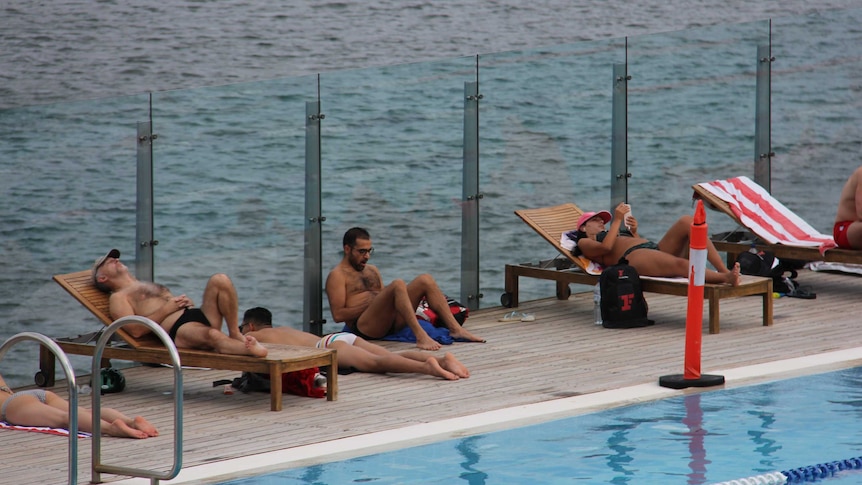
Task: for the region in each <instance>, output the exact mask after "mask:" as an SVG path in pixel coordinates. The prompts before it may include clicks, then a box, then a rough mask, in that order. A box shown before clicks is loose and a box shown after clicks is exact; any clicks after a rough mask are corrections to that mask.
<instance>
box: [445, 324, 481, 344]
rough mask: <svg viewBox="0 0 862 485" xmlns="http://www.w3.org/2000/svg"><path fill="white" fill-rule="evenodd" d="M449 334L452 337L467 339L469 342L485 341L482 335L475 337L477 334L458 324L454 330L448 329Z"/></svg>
mask: <svg viewBox="0 0 862 485" xmlns="http://www.w3.org/2000/svg"><path fill="white" fill-rule="evenodd" d="M449 335H451V336H452V338H455V339H459V338H460V339H464V340H469V341H471V342H482V343H484V342H485V339H483V338H482V337H477V336H475V335H473V334H472V333H470V332H469V331H468V330H467V329H466V328H464V327H461V326H459V327H458V328H457V329H454V330H453V329H449Z"/></svg>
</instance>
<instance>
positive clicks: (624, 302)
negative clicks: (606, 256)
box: [599, 259, 655, 328]
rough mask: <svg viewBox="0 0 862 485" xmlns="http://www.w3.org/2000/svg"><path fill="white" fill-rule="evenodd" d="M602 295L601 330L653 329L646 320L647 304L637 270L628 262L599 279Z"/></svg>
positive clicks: (603, 273) (650, 323)
mask: <svg viewBox="0 0 862 485" xmlns="http://www.w3.org/2000/svg"><path fill="white" fill-rule="evenodd" d="M599 290H600V291H601V294H602V303H601V309H602V326H603V327H605V328H636V327H646V326H649V325H653V324H654V323H655V322H654V321H652V320H650V319H648V318H647V310H648V308H647V302H646V298H644V292H643V289H641V279H640V276H639V275H638V272H637V270H635V269H634V268H633V267H632V266H629V264H628V261H627V260H626V259H621V260H620V262H619V263H618V264H616V265H615V266H611V267H609V268H607V269H605V270H604V271H602V275H601V276H599Z"/></svg>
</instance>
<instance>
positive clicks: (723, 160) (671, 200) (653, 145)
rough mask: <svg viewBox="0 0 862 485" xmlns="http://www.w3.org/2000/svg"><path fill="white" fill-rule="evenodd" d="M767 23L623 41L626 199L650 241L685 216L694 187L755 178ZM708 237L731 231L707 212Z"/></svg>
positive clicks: (713, 213) (719, 216)
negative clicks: (760, 52)
mask: <svg viewBox="0 0 862 485" xmlns="http://www.w3.org/2000/svg"><path fill="white" fill-rule="evenodd" d="M768 42H769V24H768V22H766V21H763V22H752V23H744V24H735V25H722V26H715V27H706V28H699V29H692V30H686V31H680V32H669V33H663V34H657V35H644V36H638V37H633V38H629V40H628V61H629V62H628V74H629V75H630V76H631V78H632V79H631V80H630V81H629V91H628V94H629V99H628V108H629V109H628V126H629V131H628V140H629V145H628V163H629V170H628V171H629V173H631V178H630V181H629V186H628V201H629V203H630V204H631V206H632V212H633V213H634V215H635V217H637V218H638V223H639V232H640V233H641V234H642V235H643V236H644V237H646V238H648V239H651V240H654V241H657V240H658V239H660V238H661V237H662V236H663V235H664V233H665V231H666V230H667V229H668V228H669V227H670V226H671V225H672V224H673V222H674V221H676V220H677V218H679V217H680V216H681V215H683V214H693V212H694V209H693V206H692V188H691V187H692V185H694V184H696V183H699V182H708V181H712V180H716V179H725V178H729V177H734V176H738V175H747V176H749V177H751V178H754V151H755V149H754V127H755V122H754V120H755V114H756V111H755V101H756V76H755V74H756V69H757V46H758V45H768ZM707 223H708V224H709V228H710V234H713V233H716V232H718V231H721V230H731V229H733V228H734V227H735V224H733V222H732V221H731V219H730V218H729V217H727V216H725V215H723V214H722V213H720V212H717V211H709V212H708V214H707Z"/></svg>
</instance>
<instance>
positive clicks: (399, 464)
mask: <svg viewBox="0 0 862 485" xmlns="http://www.w3.org/2000/svg"><path fill="white" fill-rule="evenodd" d="M860 455H862V368H853V369H845V370H840V371H834V372H829V373H825V374H816V375H810V376H805V377H798V378H793V379H787V380H780V381H773V382H767V383H763V384H758V385H753V386H747V387H740V388H735V389H725V390H716V391H708V392H704V393H700V394H691V395H688V396H679V397H674V398H669V399H664V400H659V401H653V402H648V403H644V404H638V405H633V406H626V407H620V408H615V409H609V410H606V411H602V412H597V413H593V414H587V415H580V416H575V417H571V418H566V419H562V420H557V421H552V422H547V423H543V424H538V425H533V426H527V427H522V428H516V429H510V430H505V431H498V432H493V433H487V434H482V435H477V436H471V437H467V438H463V439H456V440H449V441H443V442H439V443H434V444H428V445H423V446H417V447H412V448H406V449H401V450H397V451H392V452H387V453H381V454H376V455H371V456H365V457H360V458H354V459H350V460H345V461H339V462H333V463H326V464H321V465H316V466H310V467H306V468H295V469H291V470H286V471H282V472H278V473H274V474H270V475H263V476H258V477H250V478H244V479H241V480H233V481H229V482H224V484H225V485H228V484H230V485H263V484H276V483H278V484H342V483H373V484H381V485H382V484H403V483H424V484H449V483H467V484H470V485H478V484H492V483H499V484H521V483H531V484H532V483H543V484H544V483H548V484H552V483H584V484H591V483H611V484H638V485H640V484H707V483H715V482H722V481H728V480H733V479H739V478H744V477H750V476H753V475H758V474H763V473H768V472H772V471H783V470H788V469H793V468H798V467H802V466H810V465H815V464H818V463H824V462H831V461H835V460H844V459H849V458H852V457H858V456H860ZM825 483H826V484H827V485H833V484H835V485H848V484H862V472H860V471H858V470H854V471H847V472H842V473H841V474H840V476H838V477H835V478H829V479H826V480H825Z"/></svg>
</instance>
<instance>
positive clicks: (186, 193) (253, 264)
mask: <svg viewBox="0 0 862 485" xmlns="http://www.w3.org/2000/svg"><path fill="white" fill-rule="evenodd" d="M315 99H317V79H316V77H304V78H292V79H280V80H274V81H266V82H256V83H247V84H237V85H229V86H220V87H213V88H203V89H194V90H181V91H170V92H162V93H157V94H156V95H154V96H153V131H154V132H155V133H156V134H157V135H158V138H157V139H156V141H155V144H154V148H153V165H154V175H153V179H154V194H155V195H154V200H155V203H154V206H155V207H154V227H155V230H154V233H155V240H157V241H158V242H159V243H158V245H157V246H156V247H155V256H154V268H155V280H156V281H157V282H159V283H162V284H164V285H166V286H168V287H169V288H171V290H172V291H173V292H174V294H177V295H179V294H187V295H188V296H189V297H190V298H191V299H192V300H193V301H194V302H195V303H197V304H200V301H201V297H202V295H203V289H204V287H205V285H206V282H207V279H208V278H209V277H210V276H211V275H213V274H215V273H225V274H227V275H228V276H230V277H231V279H232V280H233V282H234V285H235V286H236V289H237V293H238V296H239V310H240V314H242V312H244V311H245V310H246V309H248V308H250V307H253V306H264V307H267V308H269V309H270V310H271V311H272V312H273V320H274V323H275V324H276V325H285V326H293V327H296V328H302V301H303V300H302V281H303V280H302V278H303V245H304V237H303V231H304V223H303V221H304V207H305V203H304V191H305V103H306V101H313V100H315ZM225 330H226V329H225Z"/></svg>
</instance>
